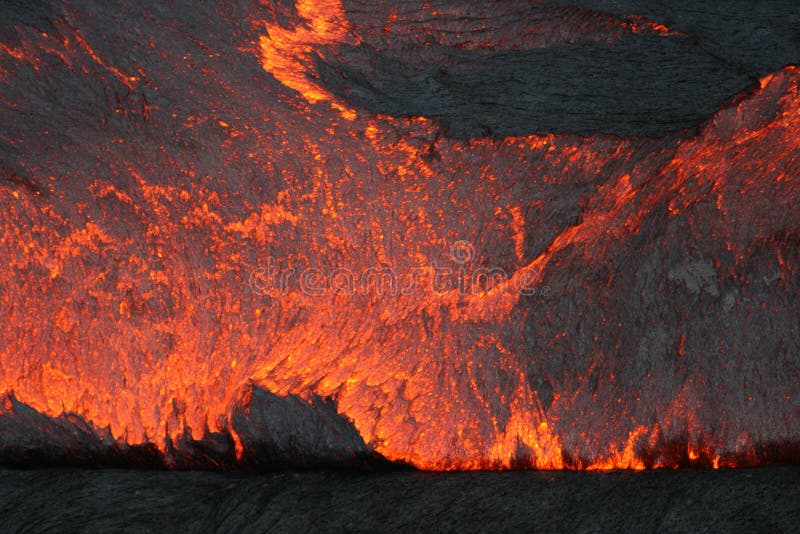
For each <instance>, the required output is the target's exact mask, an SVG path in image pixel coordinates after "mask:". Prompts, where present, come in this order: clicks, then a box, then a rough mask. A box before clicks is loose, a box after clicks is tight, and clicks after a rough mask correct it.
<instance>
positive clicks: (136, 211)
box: [0, 0, 800, 470]
mask: <svg viewBox="0 0 800 534" xmlns="http://www.w3.org/2000/svg"><path fill="white" fill-rule="evenodd" d="M601 4H602V5H601ZM606 4H609V5H606ZM651 4H652V5H651ZM737 5H738V4H737ZM671 6H672V4H671V3H670V2H667V3H659V4H658V5H656V4H655V3H646V5H643V6H642V8H643V10H642V11H639V12H637V11H636V10H635V6H634V5H633V3H631V2H627V3H626V2H618V3H614V5H613V6H611V5H610V3H606V2H589V1H587V2H572V3H570V4H569V5H561V3H557V2H525V3H523V2H496V3H491V5H488V7H487V4H486V3H484V2H477V1H475V2H472V1H469V2H450V1H440V2H431V3H426V4H424V5H419V4H417V3H410V2H394V3H389V2H375V3H373V2H361V1H355V0H350V1H344V2H340V1H338V0H321V1H315V2H311V1H310V0H297V1H296V2H293V1H292V2H290V1H285V0H281V1H266V0H264V1H260V2H259V1H252V0H247V1H245V0H240V1H234V2H225V3H213V2H212V3H201V4H197V3H195V2H188V1H176V2H171V3H169V4H168V5H165V4H163V3H157V2H142V1H137V2H128V1H122V2H116V3H114V5H109V4H108V3H105V2H99V1H92V0H69V1H53V2H49V3H43V4H39V5H37V6H36V7H35V8H31V7H30V6H28V4H27V3H21V2H4V3H3V4H2V5H0V10H2V13H3V17H2V23H0V103H1V104H2V106H0V207H2V210H0V251H1V252H2V258H3V260H4V261H3V263H2V266H0V313H1V314H2V315H1V317H2V323H0V394H2V395H3V396H2V397H1V398H0V430H3V432H2V436H0V459H2V460H3V461H5V462H11V463H22V464H27V463H29V462H33V463H36V462H65V461H70V459H72V461H74V462H75V463H81V464H89V465H93V464H102V465H139V466H167V467H172V468H192V467H209V468H220V469H227V468H233V467H236V466H245V467H252V468H256V469H264V468H270V466H273V467H279V466H294V467H298V466H299V467H303V466H315V465H347V466H360V465H368V466H375V465H385V463H386V462H387V461H388V462H398V463H404V464H410V465H413V466H416V467H419V468H424V469H439V470H446V469H511V468H539V469H562V468H571V469H611V468H630V469H642V468H650V467H676V466H683V465H700V466H715V467H721V466H745V465H763V464H769V463H783V462H793V461H797V460H800V358H799V357H798V354H800V319H798V318H800V298H798V289H799V288H798V283H799V280H798V268H800V209H798V207H797V206H798V202H800V186H799V180H800V145H799V144H798V139H799V138H800V137H798V132H800V92H799V91H798V82H799V81H800V70H798V68H797V67H795V66H792V65H793V64H795V63H797V64H800V50H798V46H800V45H798V42H797V35H796V33H792V30H791V28H790V27H789V24H790V23H791V21H794V20H797V18H798V11H799V10H800V8H798V6H797V5H796V3H794V2H773V3H772V4H771V6H772V7H771V9H770V10H765V9H755V10H754V11H752V13H751V12H749V11H747V10H744V9H739V8H736V9H731V10H730V11H729V12H726V13H725V14H720V13H717V12H716V11H714V9H712V8H710V7H708V6H706V7H703V6H695V7H692V8H691V9H684V7H685V6H684V4H681V6H683V7H681V6H677V4H675V7H671ZM715 20H717V21H718V25H715V24H714V21H715ZM737 22H739V23H741V24H742V27H743V28H749V27H751V26H753V25H755V26H757V27H758V28H760V29H761V30H763V31H761V30H760V31H761V33H762V34H763V35H762V37H763V39H762V40H761V41H760V42H761V43H762V44H763V43H771V48H770V49H769V50H762V49H760V48H759V47H758V46H757V43H756V42H755V41H753V40H752V39H750V38H747V39H744V40H742V42H741V45H740V48H739V49H737V48H736V44H735V43H737V42H738V41H736V40H735V32H734V33H733V34H732V33H730V32H731V31H732V30H731V29H730V25H731V24H735V23H737ZM755 26H754V27H755ZM794 27H796V26H794ZM754 31H755V30H754ZM765 32H766V33H765ZM770 50H771V51H770Z"/></svg>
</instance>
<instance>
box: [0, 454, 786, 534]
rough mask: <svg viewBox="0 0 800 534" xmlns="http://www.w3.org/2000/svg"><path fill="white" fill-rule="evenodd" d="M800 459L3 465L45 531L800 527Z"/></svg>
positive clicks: (31, 519)
mask: <svg viewBox="0 0 800 534" xmlns="http://www.w3.org/2000/svg"><path fill="white" fill-rule="evenodd" d="M798 494H800V468H797V467H783V468H763V469H746V470H720V471H684V470H681V471H660V472H645V473H621V472H614V473H605V474H598V473H553V472H539V473H536V472H506V473H487V472H478V473H451V474H432V473H408V472H404V473H403V472H395V473H382V474H371V475H353V474H347V473H331V472H317V473H305V474H295V473H278V474H269V475H259V476H240V475H231V474H220V473H162V472H142V471H138V472H137V471H116V470H108V471H72V470H38V471H13V470H0V521H1V522H2V525H3V528H4V529H5V530H9V531H19V530H23V529H25V528H32V529H35V530H36V531H37V532H50V531H57V532H65V531H70V532H72V531H81V532H110V531H113V532H165V531H166V532H173V531H180V532H241V531H247V532H267V531H269V532H354V531H355V532H394V531H403V532H408V531H414V530H421V531H423V532H424V531H429V530H432V529H434V530H436V531H447V532H456V531H457V532H478V531H479V532H693V533H698V532H755V531H758V532H772V533H780V532H787V533H793V532H796V527H797V525H798V524H800V508H798V506H797V495H798Z"/></svg>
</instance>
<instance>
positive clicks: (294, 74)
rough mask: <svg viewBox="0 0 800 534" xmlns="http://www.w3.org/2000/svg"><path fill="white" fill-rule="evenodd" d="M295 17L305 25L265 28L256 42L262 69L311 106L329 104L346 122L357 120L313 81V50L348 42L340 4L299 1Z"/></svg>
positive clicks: (321, 0)
mask: <svg viewBox="0 0 800 534" xmlns="http://www.w3.org/2000/svg"><path fill="white" fill-rule="evenodd" d="M295 8H296V10H297V13H298V15H299V16H300V17H301V18H303V19H305V21H306V22H305V23H304V24H302V25H298V26H296V27H295V28H294V29H292V30H287V29H285V28H283V27H282V26H280V25H278V24H266V25H265V26H266V30H267V33H266V35H262V36H261V37H260V39H259V46H260V48H261V66H262V67H263V68H264V70H266V71H267V72H269V73H270V74H272V75H273V76H275V78H277V79H278V81H280V82H281V83H282V84H283V85H285V86H286V87H289V88H291V89H294V90H295V91H297V92H298V93H300V94H301V95H302V96H303V98H304V99H305V100H306V101H307V102H308V103H310V104H316V103H318V102H328V103H329V104H330V105H331V107H333V108H334V109H335V110H336V111H338V112H339V114H340V115H341V116H342V117H343V118H345V119H347V120H354V119H355V118H356V117H357V113H356V111H355V110H353V109H350V108H349V107H347V106H345V105H344V104H342V103H340V102H339V101H338V100H337V99H336V98H335V97H334V96H333V95H332V94H331V93H330V92H329V91H327V90H325V89H324V88H322V87H321V86H320V85H319V84H318V83H316V82H315V81H314V79H313V76H314V74H313V72H312V65H311V64H312V61H313V60H312V54H313V52H314V46H325V45H334V44H339V43H345V42H348V38H349V32H350V29H349V26H348V23H347V19H346V17H345V14H344V7H343V6H342V3H341V1H340V0H315V1H311V0H298V1H297V4H296V5H295Z"/></svg>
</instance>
